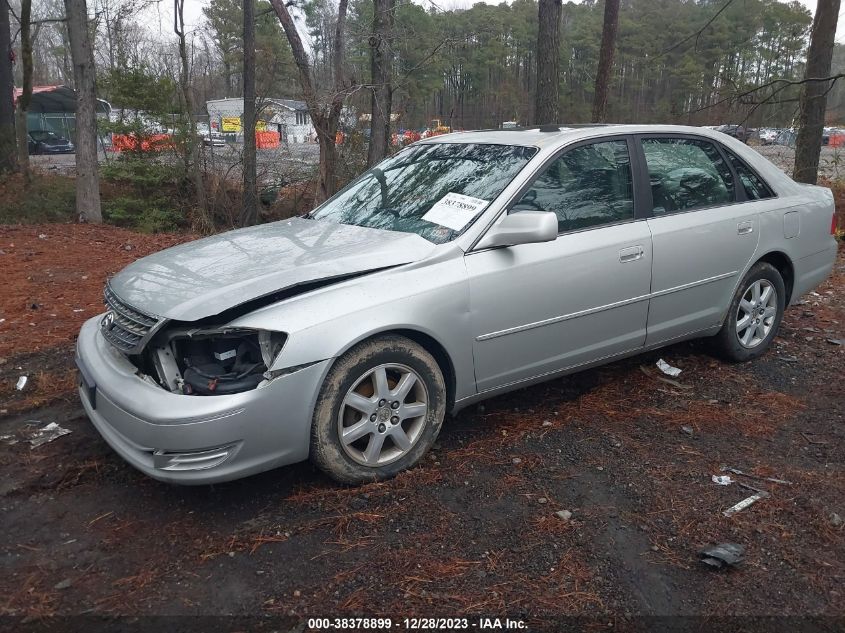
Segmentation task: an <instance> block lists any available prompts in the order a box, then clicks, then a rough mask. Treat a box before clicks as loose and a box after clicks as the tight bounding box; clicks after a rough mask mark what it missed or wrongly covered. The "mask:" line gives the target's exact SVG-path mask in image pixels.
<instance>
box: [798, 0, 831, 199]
mask: <svg viewBox="0 0 845 633" xmlns="http://www.w3.org/2000/svg"><path fill="white" fill-rule="evenodd" d="M839 4H840V0H818V4H817V5H816V16H815V18H813V30H812V32H811V34H810V49H809V51H808V52H807V67H806V70H805V71H804V80H805V82H806V83H804V84H803V85H802V86H801V97H800V101H799V108H800V112H799V115H798V137H797V138H796V140H795V168H794V170H793V172H792V178H793V179H795V180H797V181H798V182H806V183H810V184H812V185H814V184H816V181H817V180H818V177H819V156H820V155H821V151H822V133H823V131H824V113H825V109H826V108H827V93H828V91H829V90H830V81H831V80H829V79H828V80H825V81H822V80H823V79H824V78H826V77H829V76H830V67H831V62H832V60H833V42H834V37H835V36H836V22H837V20H838V18H839Z"/></svg>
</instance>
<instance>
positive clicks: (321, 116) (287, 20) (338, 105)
mask: <svg viewBox="0 0 845 633" xmlns="http://www.w3.org/2000/svg"><path fill="white" fill-rule="evenodd" d="M270 4H272V5H273V9H274V10H275V12H276V16H277V17H278V18H279V22H281V24H282V28H283V29H284V31H285V36H286V37H287V40H288V43H289V44H290V48H291V53H292V54H293V60H294V62H295V63H296V67H297V70H298V71H299V84H300V86H301V88H302V93H303V96H304V97H305V103H306V105H307V106H308V115H309V116H310V117H311V122H312V123H313V124H314V129H315V131H316V132H317V141H318V142H319V144H320V168H319V182H318V183H317V190H316V191H315V192H314V202H315V203H316V204H319V203H321V202H323V201H324V200H326V199H327V198H330V197H331V196H332V195H334V193H335V191H336V190H337V178H336V167H337V147H336V135H337V129H338V125H339V123H340V115H341V112H342V111H343V101H344V99H345V98H346V94H347V89H346V88H344V86H343V49H344V45H343V40H344V30H345V28H346V8H347V5H348V0H340V3H339V5H338V8H337V26H336V28H335V41H334V46H333V47H332V56H333V59H332V70H333V74H334V82H333V83H334V85H333V87H332V89H331V92H330V94H329V96H328V98H327V101H328V103H321V102H320V99H319V97H318V95H317V91H316V89H315V87H314V83H313V81H312V79H311V62H310V60H309V59H308V53H307V52H306V51H305V46H303V44H302V38H300V37H299V32H298V31H297V30H296V24H295V23H294V21H293V18H292V17H291V15H290V12H289V11H288V8H287V4H286V3H285V0H270Z"/></svg>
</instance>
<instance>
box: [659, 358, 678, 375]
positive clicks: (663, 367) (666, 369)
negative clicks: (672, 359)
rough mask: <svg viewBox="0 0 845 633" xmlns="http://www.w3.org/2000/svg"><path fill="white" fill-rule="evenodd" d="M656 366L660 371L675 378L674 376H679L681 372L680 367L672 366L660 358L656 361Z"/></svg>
mask: <svg viewBox="0 0 845 633" xmlns="http://www.w3.org/2000/svg"><path fill="white" fill-rule="evenodd" d="M657 368H658V369H659V370H660V371H662V372H663V373H664V374H666V375H667V376H672V377H673V378H675V377H676V376H679V375H680V374H681V370H680V369H678V368H677V367H672V365H670V364H669V363H667V362H666V361H665V360H663V359H662V358H661V359H660V360H658V361H657Z"/></svg>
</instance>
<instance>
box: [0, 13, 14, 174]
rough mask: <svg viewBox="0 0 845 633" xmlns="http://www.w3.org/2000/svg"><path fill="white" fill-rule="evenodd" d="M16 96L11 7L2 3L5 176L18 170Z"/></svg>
mask: <svg viewBox="0 0 845 633" xmlns="http://www.w3.org/2000/svg"><path fill="white" fill-rule="evenodd" d="M14 95H15V79H14V76H13V74H12V39H11V33H10V32H9V5H8V3H6V2H3V1H0V173H3V174H5V173H9V172H12V171H16V170H17V168H18V161H17V147H16V144H15V102H14Z"/></svg>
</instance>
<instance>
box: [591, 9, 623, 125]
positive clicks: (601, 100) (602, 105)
mask: <svg viewBox="0 0 845 633" xmlns="http://www.w3.org/2000/svg"><path fill="white" fill-rule="evenodd" d="M618 27H619V0H605V2H604V25H603V26H602V33H601V52H600V53H599V68H598V72H597V73H596V92H595V95H594V97H593V121H594V122H596V123H604V122H605V120H606V119H607V93H608V90H609V87H610V74H611V71H612V70H613V52H614V50H615V49H616V31H617V30H618Z"/></svg>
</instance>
